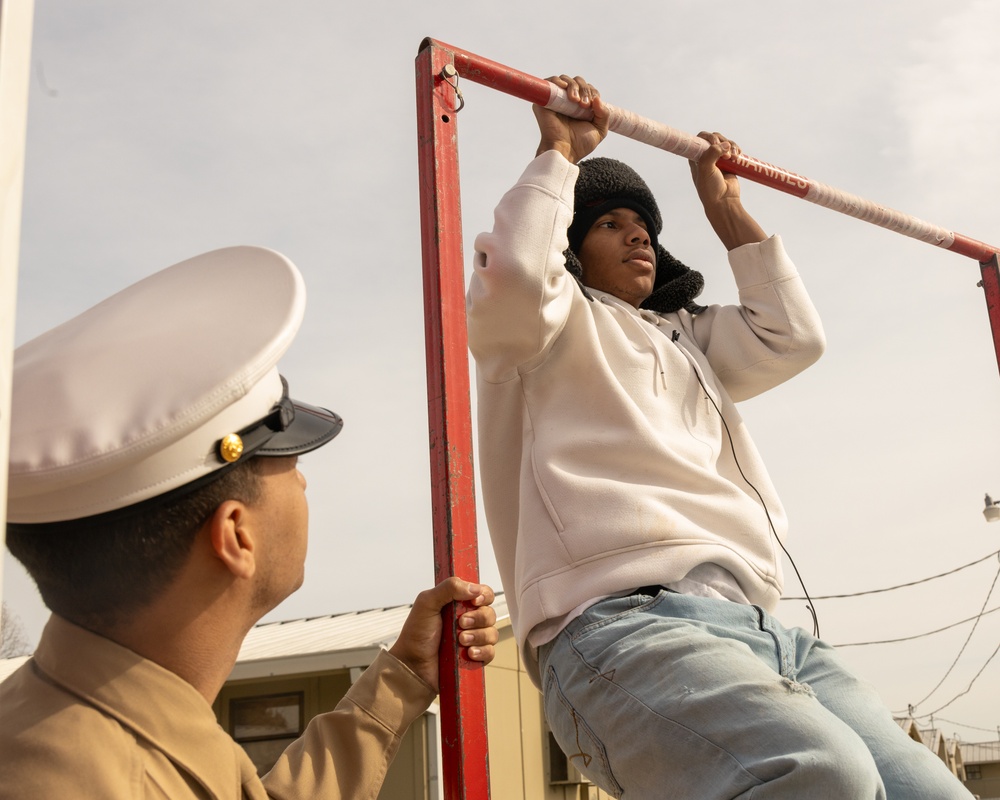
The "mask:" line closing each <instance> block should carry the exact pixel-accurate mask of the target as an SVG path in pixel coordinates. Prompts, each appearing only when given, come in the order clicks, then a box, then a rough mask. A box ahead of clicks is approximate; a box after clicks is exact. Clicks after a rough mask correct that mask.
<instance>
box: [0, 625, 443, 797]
mask: <svg viewBox="0 0 1000 800" xmlns="http://www.w3.org/2000/svg"><path fill="white" fill-rule="evenodd" d="M433 699H434V693H433V691H432V690H431V688H430V687H429V686H428V685H427V684H426V683H425V682H424V681H422V680H421V679H420V678H418V677H417V676H416V675H415V674H413V673H412V672H411V671H410V670H409V669H407V668H406V667H405V666H404V665H403V664H401V663H400V662H399V661H397V660H396V659H395V658H393V657H392V656H391V655H389V654H388V653H386V652H383V653H381V654H380V655H379V656H378V657H377V658H376V660H375V662H374V663H373V664H372V666H371V667H369V669H368V670H367V671H366V672H365V673H364V674H363V675H362V676H361V678H360V679H359V680H358V681H357V682H356V683H355V684H354V685H353V686H352V687H351V689H350V691H349V692H348V693H347V695H346V696H345V697H344V699H343V700H342V701H341V702H340V703H339V704H338V705H337V707H336V709H334V710H333V711H331V712H329V713H326V714H320V715H319V716H317V717H315V718H314V719H313V720H312V721H311V722H310V723H309V726H308V727H307V729H306V731H305V733H304V734H303V735H302V736H301V738H299V739H298V740H296V741H295V742H293V743H292V745H291V746H289V748H288V749H287V750H286V751H285V753H284V754H283V755H282V756H281V758H279V759H278V762H277V764H275V766H274V769H272V770H271V772H270V773H268V774H267V775H266V776H264V778H263V780H261V779H260V778H258V777H257V772H256V769H255V767H254V765H253V763H252V762H251V761H250V759H249V757H248V756H247V755H246V753H244V751H243V749H242V748H241V747H240V746H239V745H238V744H236V742H234V741H233V740H232V739H231V738H230V737H229V735H228V734H226V732H225V731H223V730H222V728H221V727H220V726H219V724H218V722H217V721H216V719H215V714H214V713H213V712H212V707H211V706H210V705H209V704H208V703H207V702H206V701H205V698H204V697H202V696H201V695H200V694H199V693H198V692H197V691H196V690H195V689H194V687H193V686H191V685H190V684H189V683H187V682H186V681H184V680H183V679H182V678H180V677H178V676H177V675H175V674H174V673H172V672H170V671H168V670H166V669H164V668H162V667H160V666H159V665H157V664H154V663H153V662H151V661H147V660H146V659H144V658H142V657H141V656H139V655H137V654H136V653H134V652H132V651H131V650H128V649H126V648H124V647H121V646H120V645H117V644H115V643H114V642H112V641H110V640H108V639H105V638H104V637H101V636H97V635H95V634H93V633H90V632H89V631H86V630H84V629H82V628H79V627H77V626H76V625H73V624H71V623H69V622H67V621H66V620H64V619H62V618H60V617H57V616H53V617H52V618H51V619H50V620H49V623H48V624H47V625H46V628H45V631H44V633H43V634H42V638H41V642H40V643H39V645H38V650H37V651H36V653H35V655H34V657H33V658H32V659H31V660H30V661H29V662H28V663H26V664H25V665H24V666H23V667H21V668H20V669H19V670H18V671H17V672H15V673H14V674H13V675H11V676H10V678H8V679H7V680H6V681H4V682H3V684H0V800H8V798H11V799H12V798H18V800H48V798H64V797H72V798H100V799H101V800H116V799H117V798H129V800H132V798H170V800H183V799H184V798H227V799H228V798H249V799H250V800H263V799H264V798H268V797H271V798H282V799H283V800H292V798H330V799H331V800H346V799H347V798H352V799H353V798H358V799H360V798H375V797H376V796H377V795H378V792H379V788H380V787H381V785H382V780H383V778H384V777H385V772H386V769H387V768H388V766H389V762H390V761H391V760H392V757H393V756H394V755H395V753H396V749H397V748H398V746H399V741H400V738H401V737H402V735H403V733H404V732H405V731H406V728H407V727H408V726H409V724H410V723H411V722H412V721H413V720H414V719H415V718H416V717H417V716H419V715H420V714H421V713H422V712H423V711H424V710H425V709H426V708H427V706H428V705H429V704H430V702H431V701H432V700H433Z"/></svg>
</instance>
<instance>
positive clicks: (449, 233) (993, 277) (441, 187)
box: [416, 39, 1000, 800]
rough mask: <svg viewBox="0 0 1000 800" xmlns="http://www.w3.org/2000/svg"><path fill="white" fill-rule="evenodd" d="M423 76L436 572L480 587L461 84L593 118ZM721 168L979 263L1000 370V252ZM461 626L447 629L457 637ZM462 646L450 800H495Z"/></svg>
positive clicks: (433, 49) (451, 71)
mask: <svg viewBox="0 0 1000 800" xmlns="http://www.w3.org/2000/svg"><path fill="white" fill-rule="evenodd" d="M416 68H417V126H418V157H419V162H420V211H421V215H420V220H421V238H422V250H423V268H424V315H425V316H424V319H425V334H426V353H427V392H428V415H429V421H430V449H431V482H432V489H433V494H434V496H433V516H434V555H435V571H436V574H437V577H438V579H443V578H444V577H446V576H448V575H452V574H459V575H463V576H468V577H470V578H472V577H474V576H475V575H476V574H478V547H477V540H476V519H475V491H474V482H473V456H472V423H471V407H470V403H469V381H468V355H467V348H468V338H467V334H466V327H465V272H464V259H463V257H462V222H461V204H460V199H459V178H458V129H457V123H456V116H455V115H456V113H457V111H458V109H459V108H461V106H462V103H463V102H464V101H462V99H461V93H460V91H459V88H458V78H459V77H461V78H465V79H467V80H470V81H472V82H474V83H479V84H482V85H484V86H488V87H489V88H492V89H496V90H498V91H501V92H504V93H506V94H510V95H513V96H514V97H519V98H521V99H522V100H528V101H529V102H532V103H537V104H539V105H543V106H546V107H548V108H551V109H553V110H555V111H559V112H561V113H564V114H569V115H571V116H577V117H586V116H588V115H589V113H590V112H583V111H582V110H581V109H580V108H579V106H577V105H576V104H575V103H573V102H571V101H570V100H569V99H568V97H567V96H566V93H565V92H564V91H563V90H562V89H560V88H559V87H558V86H556V85H555V84H553V83H550V82H549V81H546V80H543V79H541V78H536V77H533V76H531V75H528V74H527V73H524V72H520V71H518V70H515V69H512V68H510V67H506V66H504V65H502V64H498V63H497V62H495V61H490V60H489V59H486V58H482V57H481V56H477V55H475V54H473V53H469V52H467V51H465V50H461V49H459V48H457V47H452V46H451V45H447V44H444V43H443V42H438V41H435V40H433V39H425V40H424V41H423V42H422V43H421V46H420V52H419V54H418V56H417V65H416ZM604 105H605V107H606V108H607V109H608V111H609V116H610V126H609V127H610V129H611V130H612V131H614V132H615V133H619V134H621V135H623V136H627V137H629V138H631V139H635V140H637V141H640V142H644V143H645V144H649V145H652V146H654V147H658V148H660V149H662V150H666V151H668V152H670V153H674V154H675V155H679V156H682V157H684V158H688V159H691V160H697V159H698V158H699V157H700V156H701V154H702V153H703V152H704V150H705V148H706V147H707V146H708V145H707V143H706V142H704V141H703V140H702V139H699V138H698V137H696V136H691V135H689V134H686V133H682V132H681V131H678V130H675V129H674V128H671V127H669V126H667V125H663V124H662V123H659V122H654V121H652V120H649V119H645V118H643V117H640V116H639V115H637V114H633V113H632V112H629V111H624V110H622V109H619V108H615V107H614V106H612V105H611V104H609V103H605V104H604ZM720 166H722V167H723V168H724V169H726V170H727V171H729V172H733V173H735V174H737V175H740V176H741V177H744V178H747V179H748V180H751V181H753V182H755V183H761V184H764V185H765V186H770V187H771V188H774V189H778V190H780V191H783V192H786V193H788V194H792V195H794V196H796V197H800V198H802V199H804V200H808V201H810V202H813V203H816V204H818V205H821V206H823V207H825V208H830V209H833V210H835V211H839V212H841V213H843V214H848V215H850V216H852V217H856V218H858V219H861V220H864V221H866V222H870V223H872V224H875V225H879V226H881V227H883V228H887V229H889V230H892V231H895V232H897V233H902V234H904V235H906V236H910V237H912V238H915V239H919V240H920V241H923V242H927V243H928V244H933V245H935V246H937V247H942V248H944V249H947V250H951V251H952V252H955V253H959V254H960V255H964V256H967V257H969V258H974V259H976V260H978V261H979V262H980V267H981V272H982V282H981V285H982V286H983V289H984V291H985V294H986V304H987V309H988V311H989V317H990V326H991V329H992V331H993V343H994V348H995V349H996V353H997V363H998V366H1000V267H998V258H997V253H998V252H1000V248H997V247H994V246H992V245H988V244H986V243H984V242H980V241H978V240H976V239H972V238H970V237H968V236H963V235H961V234H957V233H954V232H952V231H949V230H947V229H945V228H941V227H939V226H937V225H932V224H931V223H928V222H924V221H922V220H919V219H917V218H916V217H912V216H910V215H908V214H904V213H902V212H900V211H895V210H893V209H890V208H886V207H885V206H881V205H878V204H877V203H873V202H871V201H870V200H865V199H864V198H862V197H858V196H856V195H852V194H849V193H847V192H844V191H841V190H840V189H835V188H833V187H831V186H827V185H826V184H822V183H818V182H816V181H812V180H810V179H809V178H806V177H803V176H802V175H798V174H796V173H794V172H790V171H788V170H785V169H782V168H781V167H776V166H774V165H772V164H769V163H767V162H766V161H761V160H759V159H756V158H753V157H752V156H748V155H745V154H744V155H741V156H740V157H739V159H738V160H736V161H735V162H732V161H726V162H723V163H722V164H720ZM452 628H453V626H450V625H446V626H445V630H446V631H449V632H450V631H451V629H452ZM455 648H456V643H455V641H454V638H453V637H452V638H451V639H448V638H447V637H446V640H445V641H444V643H443V645H442V652H441V725H442V750H443V759H442V760H443V763H442V774H443V778H444V789H445V797H446V798H447V800H465V798H471V799H472V800H486V798H488V797H489V768H488V754H487V745H486V708H485V691H484V682H483V675H482V671H481V670H480V669H478V668H476V667H475V665H473V664H471V663H470V662H462V661H460V660H458V659H457V658H456V657H455V652H456V649H455Z"/></svg>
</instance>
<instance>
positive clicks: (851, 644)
mask: <svg viewBox="0 0 1000 800" xmlns="http://www.w3.org/2000/svg"><path fill="white" fill-rule="evenodd" d="M994 611H1000V606H994V607H993V608H991V609H990V610H989V611H983V612H982V613H980V614H976V615H975V616H974V617H968V618H966V619H963V620H959V621H958V622H953V623H951V625H945V626H944V627H943V628H938V629H936V630H933V631H927V632H926V633H916V634H914V635H913V636H901V637H899V638H898V639H881V640H880V641H877V642H848V643H846V644H835V645H834V647H841V648H843V647H865V646H866V645H870V644H897V643H898V642H910V641H913V640H914V639H923V638H924V637H926V636H933V635H934V634H935V633H941V632H943V631H947V630H950V629H951V628H957V627H958V626H959V625H964V624H965V623H966V622H972V621H973V620H978V619H979V618H980V617H985V616H986V615H987V614H992V613H993V612H994Z"/></svg>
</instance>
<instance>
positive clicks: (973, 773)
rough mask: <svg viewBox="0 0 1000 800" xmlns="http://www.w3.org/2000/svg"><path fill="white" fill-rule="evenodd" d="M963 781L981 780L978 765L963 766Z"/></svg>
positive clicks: (981, 775)
mask: <svg viewBox="0 0 1000 800" xmlns="http://www.w3.org/2000/svg"><path fill="white" fill-rule="evenodd" d="M965 779H966V780H967V781H981V780H982V779H983V768H982V766H980V765H979V764H966V765H965Z"/></svg>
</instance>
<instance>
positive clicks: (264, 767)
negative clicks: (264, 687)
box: [229, 692, 305, 775]
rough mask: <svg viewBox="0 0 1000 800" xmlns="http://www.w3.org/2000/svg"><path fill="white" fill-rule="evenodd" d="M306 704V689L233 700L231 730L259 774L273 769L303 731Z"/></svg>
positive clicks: (231, 704) (231, 701)
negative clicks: (304, 698)
mask: <svg viewBox="0 0 1000 800" xmlns="http://www.w3.org/2000/svg"><path fill="white" fill-rule="evenodd" d="M303 706H304V702H303V693H302V692H288V693H286V694H271V695H257V696H254V697H239V698H234V699H232V700H230V701H229V733H230V735H232V737H233V738H234V739H235V740H236V741H237V742H239V743H240V744H241V745H242V746H243V749H244V750H246V751H247V754H248V755H249V756H250V759H251V760H252V761H253V763H254V766H256V767H257V774H258V775H263V774H264V773H265V772H267V771H268V770H270V769H271V767H273V766H274V762H276V761H277V760H278V756H280V755H281V753H282V752H283V751H284V749H285V748H286V747H288V745H290V744H291V743H292V742H293V741H294V740H295V739H297V738H298V737H299V736H301V735H302V731H303V728H304V726H305V721H304V720H305V711H304V708H303Z"/></svg>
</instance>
